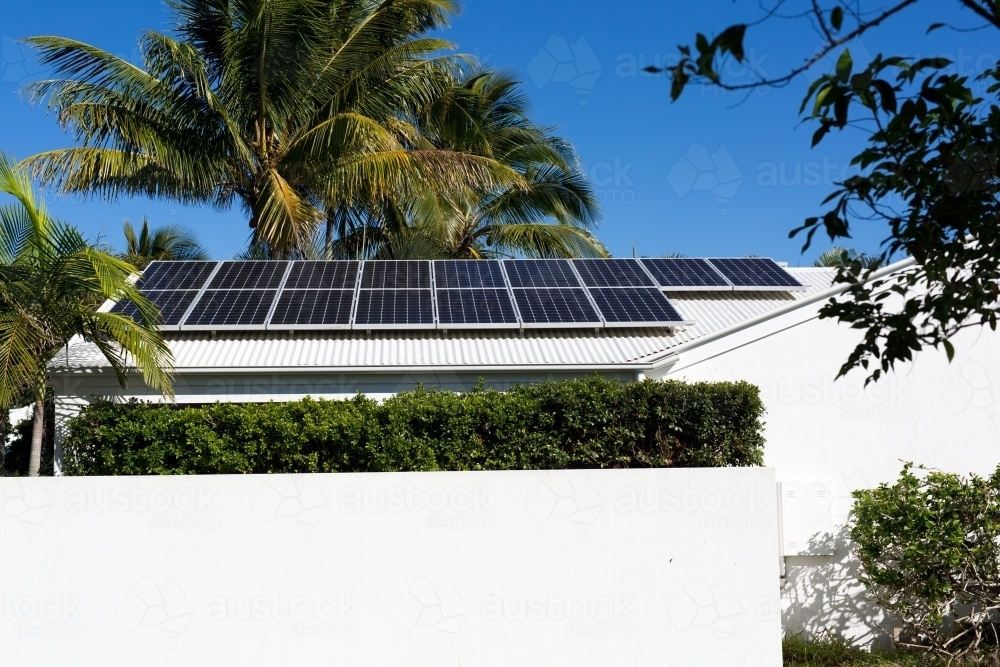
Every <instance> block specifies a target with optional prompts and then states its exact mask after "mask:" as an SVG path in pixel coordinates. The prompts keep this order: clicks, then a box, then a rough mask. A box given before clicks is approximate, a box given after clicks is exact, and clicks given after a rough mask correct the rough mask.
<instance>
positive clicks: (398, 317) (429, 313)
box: [354, 262, 434, 329]
mask: <svg viewBox="0 0 1000 667" xmlns="http://www.w3.org/2000/svg"><path fill="white" fill-rule="evenodd" d="M366 264H367V262H366ZM354 323H355V326H357V327H358V328H362V329H365V328H368V329H376V328H378V329H398V328H404V327H414V328H424V329H425V328H432V327H433V326H434V307H433V302H432V299H431V291H430V290H429V289H427V290H423V289H386V290H361V291H360V292H358V309H357V313H356V314H355V316H354Z"/></svg>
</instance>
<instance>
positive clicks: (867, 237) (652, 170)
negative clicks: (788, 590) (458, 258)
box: [0, 0, 1000, 265]
mask: <svg viewBox="0 0 1000 667" xmlns="http://www.w3.org/2000/svg"><path fill="white" fill-rule="evenodd" d="M871 7H875V5H871V6H870V7H869V8H871ZM756 8H757V3H756V2H752V1H751V0H740V1H738V2H735V3H734V2H732V1H731V0H702V1H701V2H679V1H674V2H650V1H646V2H636V1H634V0H628V1H626V0H618V1H611V0H576V1H574V2H569V1H568V0H549V1H541V2H540V1H539V0H504V1H503V2H501V1H499V0H478V1H477V0H471V1H470V2H468V3H467V4H466V6H465V8H464V11H463V12H462V14H461V15H459V16H458V17H457V18H455V20H454V21H453V25H452V27H451V28H450V29H449V30H447V31H445V36H446V37H447V38H448V39H450V40H451V41H453V42H455V43H456V44H457V46H458V49H459V50H460V51H463V52H467V53H472V54H474V55H476V56H478V57H479V58H480V59H482V60H483V61H484V62H486V63H487V64H488V65H490V66H492V67H496V68H505V69H509V70H512V71H514V72H516V73H518V75H519V76H520V77H521V78H522V80H523V81H524V88H525V91H526V92H527V94H528V96H529V97H530V99H531V100H532V103H533V111H534V117H535V119H536V120H537V121H539V122H541V123H545V124H548V125H552V126H556V127H558V128H559V133H560V134H562V135H563V136H565V137H566V138H568V139H569V140H570V141H571V142H572V143H573V144H574V145H575V146H576V147H577V150H578V151H579V154H580V156H581V158H582V159H583V161H584V163H585V165H586V166H587V169H588V173H589V175H590V177H591V179H592V181H593V182H594V184H595V188H596V189H597V190H598V192H599V193H600V197H601V199H602V201H603V202H604V208H603V212H604V222H603V224H602V226H601V228H600V230H599V236H600V237H601V238H602V239H603V240H604V242H605V243H606V244H607V245H608V247H609V248H610V249H611V251H612V253H613V254H615V255H631V254H632V249H633V247H634V248H635V250H636V252H637V253H638V254H643V255H658V254H662V253H667V252H681V253H685V254H687V255H691V256H720V255H725V256H728V255H737V256H738V255H744V254H756V255H763V256H770V257H774V258H775V259H778V260H784V261H788V262H789V263H790V264H792V265H795V264H808V263H811V261H812V259H813V258H814V257H815V255H817V254H818V253H819V252H820V251H822V250H824V249H825V248H826V247H827V245H828V244H827V243H826V239H825V238H824V239H819V243H818V244H817V245H816V246H815V247H814V248H813V249H810V251H808V252H807V253H806V255H802V254H800V252H799V250H800V245H801V244H800V243H799V242H798V240H789V239H788V238H787V235H788V231H789V230H790V229H792V228H793V227H796V226H798V225H799V224H801V221H802V220H803V219H804V218H805V217H807V216H809V215H813V214H816V213H817V212H818V211H819V210H821V209H820V203H821V201H822V199H823V197H824V196H825V194H827V193H828V192H829V191H830V189H831V187H830V183H831V182H832V181H834V180H837V179H838V178H840V177H842V176H843V175H845V174H847V173H849V172H847V170H846V167H845V165H846V163H847V161H848V158H849V157H850V156H851V155H853V154H854V153H855V152H856V151H857V149H858V147H859V146H860V145H861V143H860V142H861V138H862V137H861V135H859V134H856V133H855V134H853V135H851V134H845V135H840V136H833V137H832V138H828V139H827V140H826V141H825V142H824V143H823V144H821V145H820V146H819V147H818V148H817V149H814V150H810V148H809V140H810V136H811V134H812V127H811V126H810V125H809V124H801V123H800V119H799V117H798V116H797V113H796V112H797V110H798V104H799V101H800V100H801V96H802V94H803V92H804V90H805V87H806V86H807V85H808V79H807V78H806V79H802V80H800V81H797V82H795V83H793V84H792V85H791V86H789V87H787V88H785V89H781V90H767V91H761V92H759V93H754V94H751V95H750V96H749V97H748V98H746V99H744V98H742V97H736V96H733V95H727V94H723V93H721V92H719V91H716V90H712V89H705V90H702V89H698V88H695V89H691V90H689V91H688V92H687V93H685V95H684V96H683V97H682V98H681V100H680V101H678V102H677V103H674V104H671V103H670V101H669V96H668V83H667V80H666V78H664V77H662V76H661V77H651V76H649V75H646V74H644V73H643V72H642V69H643V67H645V66H646V65H649V64H662V63H664V62H669V60H668V59H670V58H672V57H674V55H675V54H676V46H677V44H679V43H690V42H691V41H692V39H693V36H694V33H695V32H697V31H703V32H709V33H711V32H713V31H719V30H721V29H722V28H724V27H725V26H727V25H729V24H731V23H735V22H737V21H739V20H745V19H747V18H751V17H755V16H756V15H757V13H756V12H757V9H756ZM169 18H170V17H169V13H168V11H167V9H166V7H165V5H163V4H162V3H161V2H160V0H87V1H86V2H80V1H79V0H34V2H31V3H28V2H14V1H13V0H3V2H0V33H2V35H3V45H2V56H3V71H2V72H0V79H2V81H0V149H2V150H4V151H6V152H8V153H11V154H13V155H15V156H17V157H19V158H21V157H24V156H27V155H30V154H32V153H35V152H38V151H41V150H45V149H50V148H55V147H60V146H65V145H68V142H69V137H67V136H66V135H65V134H63V133H62V131H61V130H60V129H59V128H58V126H57V124H56V121H55V119H54V118H53V117H51V116H47V115H46V113H45V111H44V110H43V109H41V108H38V107H31V106H29V105H28V104H27V103H26V102H25V101H24V100H23V99H21V98H20V97H19V96H18V94H17V91H18V89H19V87H20V86H21V85H23V84H24V83H25V82H27V81H30V80H33V79H35V78H39V77H41V76H42V74H43V73H42V72H40V71H39V70H38V68H37V67H36V66H35V65H34V64H33V62H32V56H31V54H30V52H29V51H28V50H27V49H26V48H25V47H23V46H21V45H18V44H17V43H16V42H15V40H16V39H18V38H21V37H25V36H29V35H39V34H56V35H62V36H67V37H73V38H76V39H81V40H83V41H86V42H89V43H92V44H95V45H97V46H100V47H102V48H104V49H106V50H109V51H112V52H114V53H117V54H119V55H123V56H125V57H128V58H131V59H135V60H137V59H138V53H137V50H136V43H137V38H138V35H139V33H140V32H141V31H142V30H145V29H154V30H160V31H163V30H167V29H168V28H169V25H170V24H169ZM935 21H951V22H953V23H954V24H956V25H959V26H966V25H971V24H972V23H973V21H972V18H971V17H970V16H969V15H968V12H963V11H961V10H959V9H958V3H957V2H952V1H950V0H937V1H936V2H926V3H918V5H917V6H916V7H915V8H914V9H912V10H911V11H909V12H907V13H906V14H905V15H903V16H901V17H898V18H896V19H895V20H894V21H891V22H890V23H889V24H887V25H886V26H885V27H882V28H880V29H878V30H876V31H874V32H872V33H870V34H868V35H866V36H865V37H864V40H863V43H859V44H855V45H854V46H853V48H852V50H853V52H854V54H855V60H856V61H857V60H864V59H865V58H866V57H870V56H871V55H873V54H875V53H878V52H883V53H899V54H904V55H911V56H929V55H935V56H949V57H951V58H952V59H955V60H957V61H958V62H957V64H956V66H957V67H959V68H961V71H963V72H965V73H968V74H972V73H977V72H980V71H982V69H983V68H984V67H988V66H992V65H993V64H994V63H995V62H996V60H997V54H998V53H1000V49H998V48H997V44H996V40H995V32H994V31H992V30H989V31H981V32H974V33H959V32H955V31H951V30H939V31H936V32H934V33H932V34H931V35H929V36H926V35H925V34H924V33H925V30H926V28H927V26H928V25H929V24H930V23H933V22H935ZM746 43H747V47H748V55H749V56H750V61H751V63H752V64H753V66H754V67H757V68H759V69H760V70H761V71H763V72H765V73H766V74H769V75H775V74H779V73H782V72H784V71H785V70H786V69H787V67H788V66H789V65H790V64H794V63H796V62H798V60H799V59H801V57H802V56H803V55H805V54H807V53H810V52H811V51H812V50H813V49H814V48H815V46H816V44H817V43H818V40H817V37H816V34H815V33H814V32H813V30H812V29H811V27H810V26H809V24H808V23H806V22H787V21H772V22H770V23H767V24H765V25H762V26H760V27H758V28H755V29H752V30H751V31H750V32H749V33H748V37H747V42H746ZM830 66H832V63H830ZM731 74H732V75H733V76H734V77H735V78H737V79H738V78H740V77H744V78H746V77H748V76H749V75H748V74H747V73H746V72H740V71H739V70H736V69H734V70H733V71H732V72H731ZM46 198H47V200H48V202H49V205H50V207H51V209H52V210H54V211H55V212H56V214H58V215H59V216H61V217H63V218H65V219H67V220H69V221H72V222H74V223H76V224H77V225H78V226H80V227H81V228H82V229H83V230H85V232H86V233H87V234H89V235H90V236H91V237H92V238H93V237H97V236H101V237H102V238H103V239H104V240H106V241H110V242H111V243H115V244H119V243H121V238H122V237H121V223H122V220H123V219H125V218H129V219H131V220H133V221H137V220H140V219H141V218H142V217H143V216H144V215H147V216H149V218H150V220H151V221H152V223H153V224H154V225H156V224H167V223H174V224H182V225H186V226H188V227H191V228H192V229H194V230H195V231H196V232H197V233H198V235H199V236H200V238H201V240H202V241H203V243H204V244H205V245H206V246H207V247H208V248H209V250H210V251H211V253H212V254H213V255H214V256H216V257H223V258H224V257H229V256H231V255H232V254H233V253H234V252H236V251H238V250H239V249H241V248H242V247H243V245H244V244H245V241H246V238H247V235H248V229H247V227H246V222H245V220H244V219H243V217H242V215H241V214H240V212H239V211H236V210H233V211H228V212H218V211H215V210H213V209H210V208H187V207H181V206H178V205H176V204H173V203H169V202H162V201H148V200H144V199H134V200H123V201H120V202H115V203H107V202H103V201H100V200H97V201H81V200H75V199H67V198H61V197H58V196H55V195H53V194H51V193H47V197H46ZM885 233H886V230H885V228H883V227H881V226H879V225H875V224H874V223H872V224H870V225H868V226H864V225H863V226H861V227H859V228H858V229H856V230H855V234H854V235H855V239H854V241H853V242H852V243H850V245H852V246H854V247H856V248H857V249H859V250H875V249H877V248H878V245H879V242H880V241H881V240H882V238H883V237H884V236H885Z"/></svg>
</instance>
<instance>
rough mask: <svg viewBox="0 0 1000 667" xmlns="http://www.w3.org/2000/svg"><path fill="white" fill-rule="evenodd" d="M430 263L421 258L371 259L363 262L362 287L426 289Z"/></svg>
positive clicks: (428, 283)
mask: <svg viewBox="0 0 1000 667" xmlns="http://www.w3.org/2000/svg"><path fill="white" fill-rule="evenodd" d="M430 286H431V263H430V262H425V261H422V260H398V261H393V260H373V261H368V262H365V263H364V268H363V269H362V273H361V288H362V289H427V288H429V287H430Z"/></svg>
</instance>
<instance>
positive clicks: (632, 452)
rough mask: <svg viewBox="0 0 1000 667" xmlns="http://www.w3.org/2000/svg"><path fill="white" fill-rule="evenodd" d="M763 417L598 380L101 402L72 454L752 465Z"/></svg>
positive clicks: (85, 471)
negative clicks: (369, 393) (328, 395)
mask: <svg viewBox="0 0 1000 667" xmlns="http://www.w3.org/2000/svg"><path fill="white" fill-rule="evenodd" d="M763 412H764V407H763V403H762V402H761V400H760V396H759V391H758V389H757V387H755V386H753V385H750V384H747V383H744V382H737V383H697V384H686V383H682V382H676V381H671V382H656V381H652V380H647V381H644V382H637V383H629V384H620V383H617V382H611V381H607V380H603V379H601V378H597V377H595V378H591V379H586V380H573V381H568V382H547V383H542V384H537V385H527V386H518V387H514V388H512V389H510V390H509V391H505V392H500V391H495V390H492V389H477V390H475V391H472V392H469V393H465V394H456V393H451V392H444V391H433V390H431V391H429V390H425V389H417V390H415V391H410V392H404V393H401V394H398V395H396V396H395V397H393V398H390V399H388V400H386V401H384V402H381V403H379V402H377V401H374V400H372V399H369V398H366V397H364V396H357V397H356V398H353V399H351V400H348V401H317V400H312V399H305V400H302V401H298V402H294V403H262V404H230V403H217V404H215V405H210V406H204V407H191V408H174V407H170V406H154V405H149V404H144V403H139V402H131V403H128V404H125V405H120V404H119V405H116V404H113V403H109V402H99V403H96V404H94V405H92V406H90V407H88V408H87V409H86V410H85V411H84V412H83V414H81V415H80V416H79V417H78V418H77V419H75V420H74V421H73V422H72V423H71V426H70V433H69V436H68V437H67V439H66V441H65V442H64V449H65V464H66V469H67V472H68V474H74V475H142V474H153V475H158V474H192V473H196V474H210V473H277V472H359V471H372V472H375V471H406V470H518V469H560V468H628V467H671V466H675V467H709V466H751V465H760V464H761V463H762V460H763V446H764V438H763V435H762V429H763V423H762V421H761V417H762V415H763Z"/></svg>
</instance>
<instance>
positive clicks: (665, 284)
mask: <svg viewBox="0 0 1000 667" xmlns="http://www.w3.org/2000/svg"><path fill="white" fill-rule="evenodd" d="M641 261H642V264H643V266H645V267H646V268H647V269H649V272H650V273H652V274H653V277H654V278H656V282H658V283H660V287H662V288H663V289H676V290H685V291H691V292H695V291H726V292H728V291H730V290H732V289H733V287H732V285H730V284H729V282H728V281H727V280H726V279H725V278H724V277H723V276H722V275H721V274H720V273H719V272H718V271H716V270H715V269H714V268H713V267H712V265H711V264H709V263H708V262H706V261H705V260H703V259H692V258H687V257H680V258H675V257H662V258H644V259H642V260H641Z"/></svg>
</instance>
